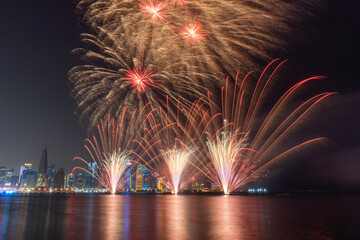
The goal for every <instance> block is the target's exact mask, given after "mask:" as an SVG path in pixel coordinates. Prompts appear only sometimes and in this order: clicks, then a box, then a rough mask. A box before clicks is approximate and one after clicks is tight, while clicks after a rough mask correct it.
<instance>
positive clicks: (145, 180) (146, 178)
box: [142, 168, 150, 190]
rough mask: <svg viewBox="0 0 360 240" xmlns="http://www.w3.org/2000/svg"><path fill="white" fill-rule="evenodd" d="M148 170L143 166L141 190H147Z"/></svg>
mask: <svg viewBox="0 0 360 240" xmlns="http://www.w3.org/2000/svg"><path fill="white" fill-rule="evenodd" d="M149 188H150V187H149V170H147V169H146V168H143V185H142V189H143V190H149Z"/></svg>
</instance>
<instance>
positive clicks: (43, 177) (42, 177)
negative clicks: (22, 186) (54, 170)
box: [36, 147, 48, 190]
mask: <svg viewBox="0 0 360 240" xmlns="http://www.w3.org/2000/svg"><path fill="white" fill-rule="evenodd" d="M47 182H48V179H47V148H46V147H45V148H44V149H43V152H42V155H41V159H40V165H39V172H38V178H37V180H36V188H41V190H45V189H46V188H47V187H48V186H47ZM39 190H40V189H39Z"/></svg>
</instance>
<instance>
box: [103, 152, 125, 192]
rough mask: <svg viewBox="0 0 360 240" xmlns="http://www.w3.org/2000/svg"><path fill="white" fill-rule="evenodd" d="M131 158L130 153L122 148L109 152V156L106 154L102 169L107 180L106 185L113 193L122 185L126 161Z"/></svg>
mask: <svg viewBox="0 0 360 240" xmlns="http://www.w3.org/2000/svg"><path fill="white" fill-rule="evenodd" d="M129 160H130V156H129V154H128V153H126V152H122V151H121V150H119V151H118V152H115V153H113V154H109V156H104V161H103V164H102V169H101V171H102V176H103V179H104V180H105V182H106V185H105V186H106V187H107V188H108V189H109V190H110V191H111V194H115V193H116V189H117V188H118V187H120V184H121V178H122V177H123V175H124V173H125V169H126V163H127V162H128V161H129Z"/></svg>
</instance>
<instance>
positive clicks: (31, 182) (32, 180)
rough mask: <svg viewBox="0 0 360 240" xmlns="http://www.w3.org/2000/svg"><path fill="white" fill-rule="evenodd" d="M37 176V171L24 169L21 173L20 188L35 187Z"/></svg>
mask: <svg viewBox="0 0 360 240" xmlns="http://www.w3.org/2000/svg"><path fill="white" fill-rule="evenodd" d="M36 178H37V171H34V170H29V169H25V170H24V171H23V172H22V175H21V184H20V187H21V188H22V189H32V188H35V185H36Z"/></svg>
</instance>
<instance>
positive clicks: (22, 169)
mask: <svg viewBox="0 0 360 240" xmlns="http://www.w3.org/2000/svg"><path fill="white" fill-rule="evenodd" d="M31 168H32V163H25V164H24V165H22V166H20V175H19V185H21V178H22V173H23V171H24V170H25V169H27V170H31Z"/></svg>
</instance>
